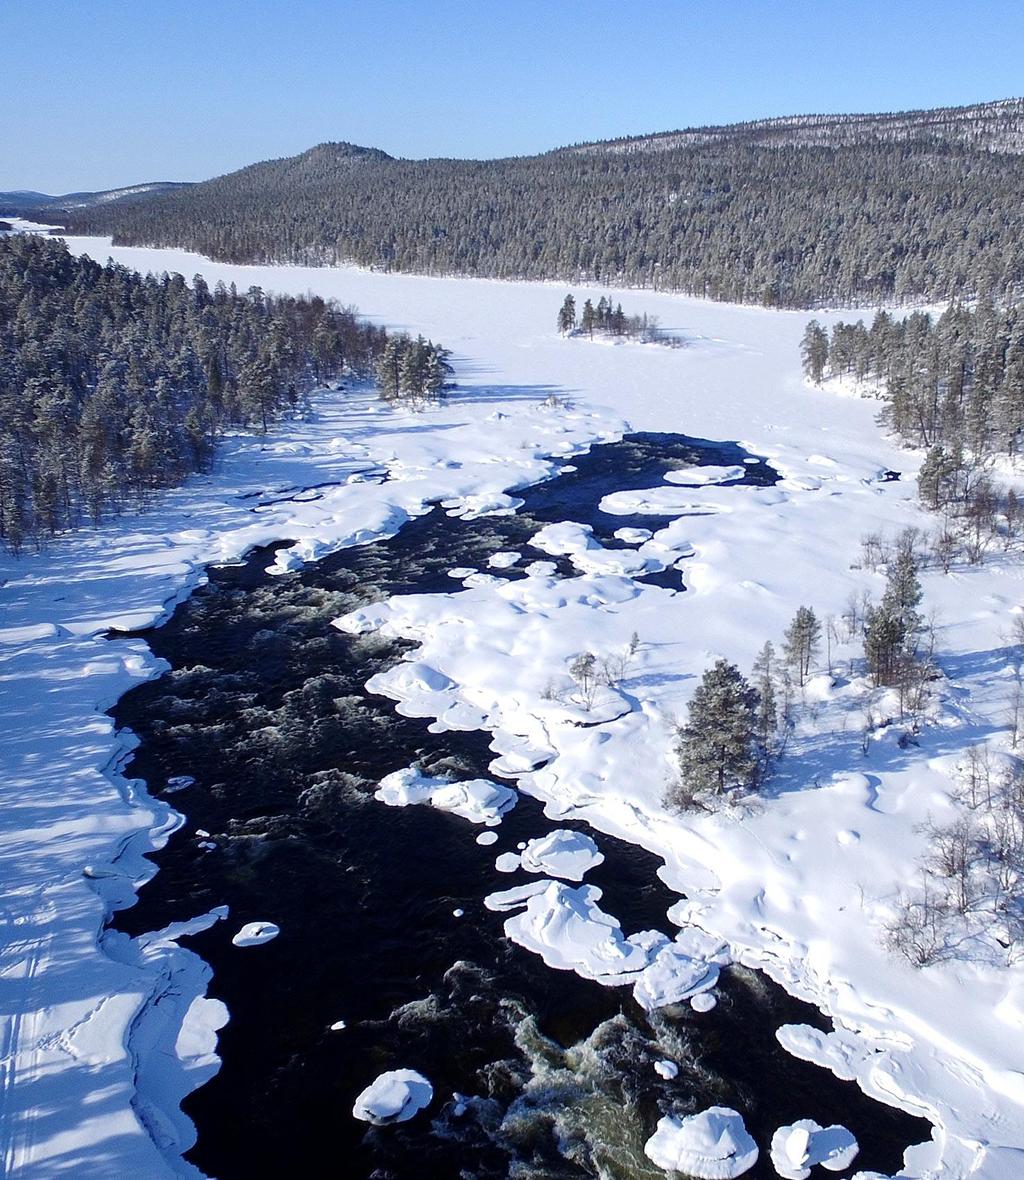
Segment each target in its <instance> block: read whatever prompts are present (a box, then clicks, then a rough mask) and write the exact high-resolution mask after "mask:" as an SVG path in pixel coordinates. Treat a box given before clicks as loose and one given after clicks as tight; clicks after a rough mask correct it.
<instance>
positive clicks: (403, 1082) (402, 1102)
mask: <svg viewBox="0 0 1024 1180" xmlns="http://www.w3.org/2000/svg"><path fill="white" fill-rule="evenodd" d="M433 1098H434V1087H433V1086H432V1085H431V1084H430V1083H429V1082H428V1081H427V1079H426V1078H425V1077H424V1076H423V1074H421V1073H417V1072H416V1070H414V1069H391V1070H388V1071H387V1073H382V1074H381V1075H380V1077H378V1078H376V1079H375V1080H374V1081H372V1082H371V1083H370V1085H368V1086H367V1087H366V1089H365V1090H363V1092H362V1093H361V1094H360V1095H359V1097H358V1098H357V1099H356V1101H355V1105H354V1106H353V1107H352V1114H353V1115H354V1116H355V1118H357V1119H361V1120H362V1121H363V1122H364V1123H373V1124H374V1126H378V1127H383V1126H387V1125H388V1124H390V1123H405V1122H408V1121H409V1119H411V1118H413V1117H414V1116H415V1115H417V1114H419V1112H420V1111H421V1110H423V1109H424V1107H427V1106H429V1105H430V1103H431V1102H432V1101H433Z"/></svg>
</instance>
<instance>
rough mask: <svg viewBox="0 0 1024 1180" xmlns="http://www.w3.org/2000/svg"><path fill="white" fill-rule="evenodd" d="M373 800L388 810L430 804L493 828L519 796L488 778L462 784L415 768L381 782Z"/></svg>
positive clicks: (407, 769) (400, 771) (407, 768)
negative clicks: (385, 806)
mask: <svg viewBox="0 0 1024 1180" xmlns="http://www.w3.org/2000/svg"><path fill="white" fill-rule="evenodd" d="M374 798H375V799H379V800H380V801H381V803H386V804H387V805H388V806H389V807H410V806H413V805H415V804H417V803H429V804H430V805H431V806H432V807H437V808H439V809H440V810H441V811H450V812H451V813H452V814H453V815H460V816H462V818H463V819H468V820H469V821H470V823H474V824H486V825H487V827H489V828H493V827H494V826H495V825H497V824H500V823H501V817H502V816H503V815H504V814H505V813H506V812H508V811H511V810H512V808H513V807H515V805H516V793H515V791H513V790H512V789H511V788H509V787H503V786H500V785H499V784H498V783H492V782H491V781H490V780H489V779H485V778H474V779H468V780H467V781H466V782H463V783H453V782H449V781H448V779H444V778H431V777H430V776H429V775H425V774H421V773H420V771H418V770H417V769H416V768H415V767H414V766H409V767H406V768H405V769H404V770H396V771H395V772H394V773H393V774H389V775H386V776H385V777H384V778H382V779H381V780H380V785H379V786H378V788H377V790H376V791H375V792H374Z"/></svg>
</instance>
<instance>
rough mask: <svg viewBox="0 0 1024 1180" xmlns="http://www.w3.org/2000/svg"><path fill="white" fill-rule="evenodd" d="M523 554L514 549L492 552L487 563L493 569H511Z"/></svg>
mask: <svg viewBox="0 0 1024 1180" xmlns="http://www.w3.org/2000/svg"><path fill="white" fill-rule="evenodd" d="M522 556H523V555H522V554H521V553H516V552H515V551H514V550H508V549H505V550H502V551H501V552H499V553H492V554H491V556H490V557H488V559H487V564H488V565H489V566H490V567H491V569H495V570H507V569H511V568H512V566H514V565H515V564H516V562H517V561H519V559H520V558H521V557H522Z"/></svg>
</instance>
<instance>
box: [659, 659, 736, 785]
mask: <svg viewBox="0 0 1024 1180" xmlns="http://www.w3.org/2000/svg"><path fill="white" fill-rule="evenodd" d="M757 701H758V698H757V693H756V691H755V690H754V689H753V688H751V687H750V685H749V684H748V683H747V681H746V679H745V678H744V677H743V675H742V673H741V672H740V670H739V669H738V668H737V667H736V665H735V664H730V663H729V662H728V661H727V660H717V661H716V662H715V663H714V664H713V665H712V666H711V667H710V668H708V669H707V670H706V671H705V672H704V676H703V678H702V679H701V682H700V684H699V685H698V686H697V689H696V691H695V692H694V694H693V697H692V699H691V700H690V704H689V708H688V715H687V721H686V724H685V725H684V726H682V728H681V729H680V730H679V733H678V742H677V745H676V753H677V755H678V758H679V769H680V772H681V775H682V781H681V782H680V783H677V784H676V785H675V786H674V787H673V788H672V789H671V790H670V791H669V794H668V797H667V802H668V804H669V805H670V806H674V807H680V806H684V805H685V802H686V800H687V799H689V798H692V796H693V795H694V794H697V795H699V794H704V793H709V794H713V795H721V794H723V793H724V792H725V791H727V790H729V789H730V788H733V787H749V786H752V785H753V783H754V782H755V780H756V777H757V768H758V759H757V741H756V727H757V718H756V709H757Z"/></svg>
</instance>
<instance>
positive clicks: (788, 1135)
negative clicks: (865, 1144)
mask: <svg viewBox="0 0 1024 1180" xmlns="http://www.w3.org/2000/svg"><path fill="white" fill-rule="evenodd" d="M858 1150H859V1148H858V1146H857V1140H856V1139H855V1138H854V1137H853V1136H852V1135H851V1134H850V1132H849V1131H848V1130H847V1129H846V1128H845V1127H840V1126H831V1127H823V1126H821V1124H820V1123H816V1122H815V1121H814V1120H813V1119H798V1120H797V1122H795V1123H793V1124H792V1125H791V1126H788V1127H779V1129H778V1130H777V1131H776V1132H775V1134H774V1135H773V1136H772V1146H771V1159H772V1164H773V1166H774V1168H775V1171H776V1172H778V1174H779V1175H780V1176H781V1177H782V1180H807V1178H808V1176H810V1174H811V1169H812V1168H813V1167H815V1166H817V1165H819V1164H820V1165H821V1167H823V1168H826V1169H828V1170H829V1171H830V1172H842V1171H845V1170H846V1169H847V1168H848V1167H849V1166H850V1165H851V1164H852V1163H853V1161H854V1158H855V1157H856V1155H857V1152H858Z"/></svg>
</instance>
